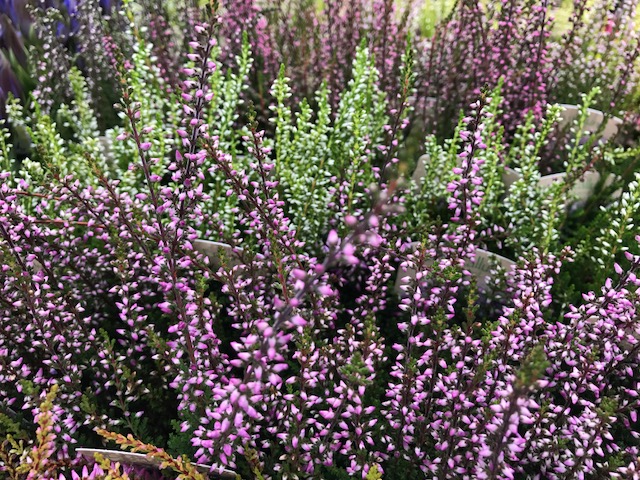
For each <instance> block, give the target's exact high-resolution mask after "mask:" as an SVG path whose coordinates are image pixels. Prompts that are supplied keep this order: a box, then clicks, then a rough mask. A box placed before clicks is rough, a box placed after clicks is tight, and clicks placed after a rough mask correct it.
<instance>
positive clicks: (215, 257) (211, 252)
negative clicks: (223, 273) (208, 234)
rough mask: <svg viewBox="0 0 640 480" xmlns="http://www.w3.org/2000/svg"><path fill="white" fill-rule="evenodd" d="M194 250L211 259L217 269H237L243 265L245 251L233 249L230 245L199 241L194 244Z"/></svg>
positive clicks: (238, 248) (237, 248)
mask: <svg viewBox="0 0 640 480" xmlns="http://www.w3.org/2000/svg"><path fill="white" fill-rule="evenodd" d="M193 248H194V249H195V251H197V252H199V253H201V254H203V255H206V256H207V257H209V260H210V261H211V264H212V265H213V266H214V267H216V268H220V267H221V266H223V265H224V266H227V267H235V266H237V265H241V264H242V263H243V262H242V259H241V258H240V255H241V254H242V252H243V249H242V248H240V247H232V246H231V245H229V244H228V243H222V242H214V241H212V240H202V239H197V240H195V241H194V242H193Z"/></svg>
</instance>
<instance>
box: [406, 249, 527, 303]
mask: <svg viewBox="0 0 640 480" xmlns="http://www.w3.org/2000/svg"><path fill="white" fill-rule="evenodd" d="M418 246H419V244H418V243H417V242H416V243H411V244H410V245H409V248H414V249H415V248H417V247H418ZM431 264H433V261H431V260H429V261H428V262H427V266H428V265H431ZM494 265H498V266H500V267H501V268H503V269H504V270H505V271H507V272H508V271H511V269H512V267H514V266H515V265H516V262H514V261H513V260H509V259H508V258H506V257H503V256H502V255H498V254H497V253H492V252H490V251H488V250H485V249H483V248H477V249H476V251H475V259H474V260H473V261H470V260H467V261H466V262H465V265H464V266H465V269H466V270H468V271H469V273H470V274H471V276H472V277H474V278H475V279H476V285H477V286H478V289H479V290H487V287H488V286H489V282H488V281H487V279H488V278H490V277H491V269H492V268H493V267H494ZM415 276H416V272H415V271H414V270H412V269H409V270H407V271H406V272H402V271H398V275H397V277H396V284H395V287H394V290H395V292H396V294H397V295H398V296H399V297H403V296H405V295H406V293H405V292H404V291H403V290H402V289H401V288H400V287H401V286H402V285H405V284H406V281H403V280H404V279H405V278H406V277H409V278H412V279H415Z"/></svg>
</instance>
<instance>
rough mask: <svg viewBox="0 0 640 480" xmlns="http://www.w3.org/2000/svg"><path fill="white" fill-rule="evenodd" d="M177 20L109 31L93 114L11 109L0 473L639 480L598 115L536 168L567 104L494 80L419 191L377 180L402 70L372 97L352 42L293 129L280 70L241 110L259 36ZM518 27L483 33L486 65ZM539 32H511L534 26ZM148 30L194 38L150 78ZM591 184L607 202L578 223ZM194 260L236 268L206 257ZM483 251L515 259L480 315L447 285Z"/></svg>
mask: <svg viewBox="0 0 640 480" xmlns="http://www.w3.org/2000/svg"><path fill="white" fill-rule="evenodd" d="M248 4H249V3H248V2H247V5H248ZM345 5H346V4H345ZM348 5H358V4H357V3H353V4H351V3H349V4H348ZM511 5H512V4H507V3H505V4H503V7H504V8H507V9H508V8H509V7H510V6H511ZM527 5H528V4H527ZM284 6H285V5H284V4H283V5H282V7H284ZM191 7H192V5H191V6H190V5H184V6H175V8H174V7H172V6H171V5H169V6H167V8H166V9H164V10H158V9H153V8H151V4H149V5H147V4H144V3H143V4H141V5H134V4H133V3H131V2H124V3H123V7H122V9H121V10H120V11H121V13H118V14H114V15H117V19H116V23H117V24H119V25H120V26H121V29H120V30H119V31H117V32H115V31H112V32H111V33H112V35H111V36H110V37H109V38H107V37H103V38H105V39H106V42H105V43H106V48H105V52H106V53H105V54H106V56H107V58H108V59H109V63H108V65H106V66H104V68H105V69H108V70H109V72H110V77H109V78H113V82H114V84H113V85H111V86H110V88H111V89H112V90H113V91H114V92H115V93H116V94H117V96H118V97H119V98H118V100H117V102H116V103H117V104H116V105H115V107H114V108H113V111H112V112H99V111H98V110H99V107H98V106H97V105H96V104H95V103H94V102H93V101H92V88H93V87H92V83H91V79H90V78H89V77H91V76H92V75H93V73H90V72H88V71H86V70H85V71H83V70H82V68H70V69H69V70H68V71H66V72H65V73H64V78H60V79H59V82H60V85H61V87H60V88H62V87H64V88H65V89H66V90H65V92H66V93H65V96H59V97H52V96H51V95H50V93H47V95H43V94H40V93H39V92H35V93H32V94H31V95H27V96H26V98H24V99H22V101H20V100H16V99H14V100H11V101H10V102H9V109H8V113H9V122H8V123H6V124H3V125H2V130H1V131H0V149H1V152H0V153H1V155H0V164H1V165H2V173H1V174H0V175H1V177H0V178H1V179H2V183H1V184H0V405H1V408H2V410H1V413H2V415H0V429H1V430H2V431H1V433H2V435H3V437H5V438H6V441H5V442H4V443H3V444H2V448H0V461H1V462H2V463H1V465H0V468H2V471H3V473H6V474H8V475H10V476H11V478H20V479H22V478H47V477H50V478H56V479H60V478H72V479H75V478H96V479H99V478H158V475H159V474H158V472H155V473H152V472H142V471H138V470H128V469H123V468H121V467H122V466H121V465H117V464H115V463H112V462H110V461H108V460H106V459H105V458H100V457H96V460H95V461H93V460H90V459H81V458H77V457H76V455H75V449H76V448H77V447H80V446H96V447H99V446H105V445H108V444H107V443H106V440H110V441H113V442H115V443H116V444H118V445H120V446H122V447H124V448H127V449H131V450H135V451H138V452H143V453H145V454H146V455H147V456H148V457H150V458H154V459H156V460H159V461H160V462H161V463H162V464H163V466H166V467H171V468H173V469H174V470H175V472H176V474H177V475H179V476H181V477H180V478H199V476H200V473H198V472H196V471H195V469H194V468H193V467H192V466H191V465H190V463H189V462H188V461H187V460H186V459H185V457H182V455H187V456H188V457H189V458H190V459H191V460H192V461H197V462H198V463H206V464H209V465H215V466H224V467H228V468H232V469H234V470H236V471H237V472H238V474H239V475H240V476H241V477H242V478H326V479H334V478H335V479H338V478H350V477H360V478H368V479H370V480H373V479H377V480H379V479H380V478H385V479H386V478H388V479H395V478H408V479H413V478H416V479H417V478H425V477H434V478H489V479H497V478H536V476H537V477H538V478H557V479H571V478H606V477H612V478H616V476H617V477H618V478H631V477H632V476H633V475H635V472H636V471H637V467H638V465H637V463H638V460H637V459H638V456H639V454H640V451H639V450H638V448H639V446H638V433H637V430H638V425H637V414H636V412H637V410H638V405H637V389H638V382H639V379H638V373H637V372H638V367H639V366H640V365H638V363H639V362H640V358H639V357H638V351H639V350H638V341H639V340H638V339H639V338H640V330H639V327H638V322H637V311H638V310H637V309H638V298H637V287H638V280H637V275H638V272H637V270H638V268H639V267H640V258H638V256H637V253H638V252H637V248H638V247H637V244H638V242H639V241H640V238H639V237H637V234H638V232H636V231H635V225H637V219H636V218H635V217H636V216H637V213H636V211H637V208H636V207H637V205H636V204H637V203H638V202H637V198H636V197H637V196H638V192H637V190H638V184H637V179H636V177H637V168H636V165H637V151H636V150H634V149H623V148H614V147H613V146H612V144H604V143H603V144H598V142H597V141H596V138H597V132H596V135H591V136H586V135H585V133H584V132H583V130H584V128H583V127H584V125H585V121H586V115H587V107H588V105H589V104H590V103H591V102H593V101H595V100H596V99H597V98H598V95H599V92H598V90H597V89H596V90H589V91H585V92H583V93H584V94H585V97H584V100H583V103H582V106H581V107H580V109H579V113H578V115H577V116H576V118H575V119H574V121H573V123H572V124H571V126H570V127H569V129H568V131H567V135H568V136H567V137H566V138H565V139H564V140H563V141H562V142H561V143H558V137H557V136H556V133H557V132H556V124H557V122H558V119H559V115H560V108H561V107H558V106H549V107H548V108H547V106H546V100H545V99H544V98H546V97H540V99H539V100H540V102H541V103H540V105H538V107H539V110H535V109H534V110H532V111H526V112H525V111H524V110H521V109H519V107H518V108H516V107H514V106H513V105H514V102H516V101H519V100H518V99H517V98H516V96H515V90H513V88H514V85H513V84H512V81H513V79H514V78H519V77H518V76H517V75H516V74H515V73H514V75H515V77H511V78H510V77H504V76H503V77H502V78H500V77H491V78H492V82H493V81H495V83H496V84H497V85H498V88H497V89H495V90H492V89H488V88H483V87H484V85H477V84H476V85H474V86H473V87H472V90H474V91H475V89H478V90H477V92H476V94H475V96H473V98H469V100H470V101H469V102H468V105H467V104H464V105H463V106H462V108H463V110H464V113H463V114H462V115H461V116H460V117H459V122H458V124H457V127H456V128H455V129H454V133H453V135H452V136H451V138H443V137H429V138H428V139H427V142H426V150H427V153H428V155H429V160H428V161H426V162H423V167H424V176H423V177H422V178H421V180H420V185H419V186H418V185H413V184H411V182H407V181H405V180H404V179H403V178H397V177H396V174H397V173H399V172H401V171H402V166H403V164H404V163H408V162H401V161H399V158H400V157H402V153H403V151H402V149H401V148H402V145H401V141H402V133H403V130H404V128H405V127H406V124H407V121H406V116H407V112H409V111H410V110H409V109H408V108H407V97H408V95H409V93H411V82H412V80H413V79H414V78H415V77H414V75H413V73H412V71H411V67H412V58H413V56H412V51H411V48H408V49H405V50H403V51H404V54H403V55H400V57H399V67H397V68H398V74H399V78H400V79H401V81H400V83H398V84H393V85H392V88H390V89H388V88H387V87H386V86H385V85H386V84H385V82H387V81H388V82H391V83H393V82H392V81H391V80H390V79H391V78H393V76H389V75H388V73H389V71H391V70H395V69H396V67H395V66H393V67H392V66H391V63H389V64H388V65H387V67H388V70H386V71H385V69H384V68H382V67H381V64H380V62H381V61H384V60H381V55H380V52H381V51H380V50H379V49H380V48H382V47H381V46H380V44H379V43H376V41H374V42H373V43H369V42H368V41H366V40H365V41H364V42H363V43H362V44H361V46H360V47H357V48H356V45H359V44H360V42H361V38H359V39H358V41H357V42H356V43H354V44H350V45H351V46H352V50H350V51H346V50H345V51H340V52H339V53H340V55H344V56H345V58H349V60H350V61H351V60H353V61H352V62H351V63H350V65H349V66H350V70H349V71H346V73H345V74H344V76H341V75H342V74H340V75H338V74H336V75H335V76H333V73H335V72H334V71H333V70H331V72H333V73H331V72H329V73H330V74H327V75H325V73H322V74H321V76H320V77H319V78H318V80H319V82H318V84H317V85H314V91H315V97H313V98H309V97H308V95H307V94H305V95H300V102H298V104H297V106H294V105H295V102H293V101H292V99H295V98H297V95H298V93H297V92H296V89H297V88H303V87H301V85H300V84H298V83H297V82H298V80H297V79H296V75H298V74H299V73H300V71H296V69H295V68H294V69H289V67H288V66H287V65H284V66H281V67H280V71H279V74H277V75H275V76H274V78H272V79H270V80H269V82H270V84H271V90H270V92H271V93H270V94H269V95H268V96H267V95H265V96H263V97H262V98H261V100H262V102H263V103H260V102H254V103H253V104H250V103H249V102H248V101H247V100H248V99H251V98H254V99H255V97H251V96H247V93H251V94H253V93H254V92H251V89H252V88H255V85H256V84H255V83H254V78H253V77H252V76H253V75H254V74H255V72H256V71H259V70H256V69H262V68H263V66H264V65H265V64H263V63H262V62H264V58H265V56H266V53H265V50H261V48H262V47H259V43H260V42H262V41H266V38H267V37H266V36H265V37H260V36H258V34H260V35H262V33H261V31H254V32H246V33H243V32H242V31H240V28H239V27H238V26H234V24H232V23H229V24H227V23H224V22H225V21H226V20H225V19H227V18H229V15H233V14H235V13H236V12H232V11H230V10H226V11H225V10H222V11H220V12H217V11H216V10H215V5H211V6H210V8H208V9H205V10H203V11H199V12H197V14H196V13H195V12H194V13H189V12H190V9H191ZM243 8H244V7H243ZM327 8H334V9H335V10H333V11H334V13H335V14H336V15H338V17H336V18H337V19H338V20H340V21H343V20H341V19H344V18H354V19H355V18H360V17H358V16H354V17H340V16H339V15H343V14H344V15H352V13H349V12H348V11H347V10H341V8H342V6H341V7H340V8H338V4H337V3H336V4H333V5H329V4H327ZM354 8H355V7H354ZM501 8H502V7H501ZM527 8H530V10H526V12H525V11H524V10H523V11H520V13H523V12H525V13H526V15H529V14H530V15H532V17H531V18H534V17H535V15H538V14H540V13H541V12H542V10H539V11H538V10H535V5H534V6H527ZM278 11H280V10H278ZM518 12H519V10H518V9H517V8H516V9H515V10H513V11H511V14H512V15H514V18H515V19H516V20H517V22H516V24H517V25H516V24H513V25H507V27H508V28H505V30H504V31H501V29H500V27H499V26H498V25H495V26H494V25H492V26H491V27H490V28H491V29H492V30H495V35H496V36H497V37H496V38H499V39H501V40H500V41H502V42H504V43H505V44H507V45H511V43H510V42H511V41H512V39H514V38H519V37H518V35H519V33H517V32H518V31H520V30H518V29H519V28H525V26H522V25H520V24H519V23H518V22H520V21H521V16H520V13H518ZM218 13H219V14H220V16H218ZM249 13H251V14H252V15H253V17H247V18H246V21H248V22H250V23H249V24H250V25H254V24H255V25H257V26H261V28H262V27H264V28H265V30H264V32H271V33H270V34H272V33H273V31H272V30H269V29H270V28H272V27H271V26H269V24H266V25H265V24H264V22H263V20H262V18H263V17H262V16H261V15H263V14H264V12H263V11H262V10H252V11H251V12H249ZM303 13H304V12H303ZM306 13H309V11H307V12H306ZM369 13H370V12H369V11H368V10H366V9H362V10H357V15H363V17H362V18H365V17H367V15H369ZM300 14H302V13H300ZM387 14H388V13H385V14H384V15H387ZM353 15H356V14H355V13H353ZM491 15H496V16H492V17H490V18H494V19H500V18H503V17H501V16H504V15H508V10H501V11H496V12H495V13H492V14H491ZM526 15H525V18H528V17H526ZM465 18H466V17H465ZM535 18H536V19H537V20H536V21H537V22H538V23H536V22H533V24H532V25H533V26H530V27H526V28H541V29H542V28H543V27H542V25H543V24H544V21H543V20H544V19H541V17H535ZM239 19H240V20H241V19H242V18H241V17H239ZM458 20H459V19H458ZM165 21H166V22H169V24H183V25H192V27H190V29H187V30H188V31H185V32H184V35H185V36H189V40H188V41H187V42H186V48H187V51H186V52H184V57H185V58H182V57H180V58H181V59H180V60H178V58H177V56H176V57H174V56H169V57H167V58H163V59H156V58H155V56H156V55H163V54H162V49H161V44H162V42H163V41H168V40H167V39H168V38H175V39H177V40H176V45H182V44H183V42H182V41H181V40H180V38H179V35H178V36H175V37H174V35H173V34H172V33H169V32H166V31H165V27H166V26H167V24H165V23H164V22H165ZM514 21H515V20H514ZM150 22H151V23H150ZM172 22H175V23H172ZM190 22H191V23H190ZM221 22H222V23H221ZM252 22H253V23H252ZM366 22H369V20H366ZM105 25H107V24H106V23H105ZM148 25H151V26H148ZM103 26H104V25H103ZM326 26H327V27H328V26H329V24H328V23H327V24H326ZM334 26H336V28H338V27H339V28H345V29H347V27H348V25H342V26H340V25H339V24H336V25H334ZM319 28H320V27H319ZM332 28H333V27H332ZM390 28H391V27H390ZM393 28H395V27H393ZM544 28H546V27H544ZM225 29H231V30H232V32H231V33H232V34H233V35H231V34H229V35H228V34H227V33H224V32H225ZM513 29H515V31H516V33H514V30H513ZM150 30H153V32H150ZM320 31H322V29H321V28H320ZM339 31H341V32H342V31H343V30H339ZM345 31H347V30H345ZM154 32H155V33H154ZM353 32H356V30H353ZM520 32H521V31H520ZM334 34H335V32H334ZM227 35H228V38H226V39H225V36H227ZM265 35H266V34H265ZM332 35H333V34H332ZM354 35H355V34H354ZM358 35H362V36H363V35H364V34H362V33H361V32H360V33H358ZM503 36H505V37H503ZM362 38H364V36H363V37H362ZM162 39H165V40H162ZM343 40H344V39H343V38H331V42H342V41H343ZM349 41H351V40H349ZM402 41H403V42H404V39H402ZM523 41H524V40H523ZM532 41H533V40H532ZM234 42H236V43H234ZM514 43H517V42H515V40H514ZM331 45H333V47H332V48H335V45H336V44H335V43H332V44H331ZM372 45H373V46H372ZM446 47H447V48H449V47H451V45H446ZM345 48H346V47H345ZM389 48H391V47H389ZM456 48H457V47H456ZM514 48H515V47H514ZM61 51H62V50H61ZM61 54H62V53H61ZM544 55H546V53H545V54H544ZM254 58H255V60H254ZM274 58H275V59H276V60H277V63H278V64H279V63H280V60H283V59H282V58H278V57H274ZM336 58H337V57H336ZM384 58H386V57H384V55H383V56H382V59H384ZM389 58H392V59H393V58H394V57H393V56H391V57H389ZM504 61H506V62H510V61H512V60H511V59H505V60H504ZM71 64H72V62H70V63H69V65H71ZM176 64H178V65H179V67H178V69H177V71H173V70H171V69H172V68H175V65H176ZM393 64H394V65H395V60H393ZM339 66H340V68H341V69H346V67H345V66H344V65H342V64H340V65H339ZM269 68H271V67H269ZM276 68H277V67H276ZM385 68H386V67H385ZM509 68H511V67H509ZM522 68H523V69H524V70H520V73H522V72H523V71H524V72H529V73H531V72H533V70H528V69H529V68H531V69H533V68H534V67H532V66H526V67H525V66H524V62H523V63H522ZM321 71H323V72H325V71H324V70H321ZM543 71H544V70H543ZM385 72H386V73H385ZM532 74H533V73H532ZM545 75H546V74H545ZM347 79H348V80H347ZM546 80H547V78H546V77H545V81H546ZM50 81H51V82H53V81H56V79H55V77H50V78H48V79H47V82H50ZM470 82H471V80H470ZM470 85H471V83H470ZM305 88H306V87H305ZM501 89H502V90H501ZM53 91H57V90H55V88H53V87H52V90H51V91H50V92H53ZM523 92H525V93H527V94H529V93H531V91H530V90H526V89H525V90H523ZM503 94H504V96H503ZM469 95H471V94H469ZM526 96H527V95H525V97H526ZM52 98H55V102H54V104H52V103H51V99H52ZM305 98H306V99H305ZM461 101H462V100H461ZM465 101H466V100H465ZM538 107H536V108H538ZM456 108H458V107H456ZM525 110H526V109H525ZM98 113H100V115H102V114H115V115H116V116H117V118H118V122H117V123H116V124H114V125H108V126H107V125H105V124H104V123H101V121H100V120H99V118H100V115H99V114H98ZM416 115H420V113H419V111H417V112H416ZM265 119H271V125H270V126H269V125H267V124H265V123H264V120H265ZM505 119H508V121H506V120H505ZM267 126H269V127H270V128H269V129H267V128H266V127H267ZM11 133H13V135H11ZM20 135H22V136H24V137H25V138H27V139H28V142H26V143H27V145H28V148H26V149H23V150H18V149H17V147H16V146H14V144H15V143H16V142H15V139H16V138H19V136H20ZM555 145H558V148H557V149H556V150H559V152H557V153H558V155H557V156H554V157H550V156H547V155H545V152H546V150H545V147H549V146H551V147H554V148H555ZM412 160H413V159H410V161H412ZM396 167H397V168H396ZM507 167H509V168H513V170H514V172H515V174H516V179H515V180H514V181H507V180H505V178H506V177H505V174H506V173H507V172H508V170H507ZM594 169H597V171H598V173H599V174H600V175H601V185H600V188H596V189H595V190H594V195H592V198H590V199H588V201H587V202H584V203H580V202H577V201H576V200H577V199H576V198H575V196H574V193H573V188H574V187H575V185H577V184H578V182H580V180H581V178H583V177H584V176H585V175H586V174H587V173H589V172H592V171H593V170H594ZM559 170H561V171H562V172H564V173H565V174H566V175H565V176H564V177H562V179H561V181H559V182H557V183H554V184H551V185H550V186H547V187H544V186H543V185H541V184H540V179H541V178H542V177H544V176H545V175H546V174H548V173H549V172H550V171H553V172H556V171H559ZM609 177H610V178H612V182H613V183H610V184H609V183H607V182H609V180H607V178H609ZM619 188H620V189H622V192H621V194H620V196H618V194H617V193H616V190H617V189H619ZM576 225H577V226H579V227H580V228H575V229H574V228H573V227H575V226H576ZM201 239H205V240H218V241H224V242H226V243H228V244H230V245H231V249H232V251H233V254H234V255H235V261H233V262H231V261H230V260H231V259H230V258H229V257H227V258H225V257H224V255H223V258H217V259H215V258H208V257H207V256H205V255H204V254H202V253H200V252H199V251H198V249H197V243H196V241H197V240H201ZM485 249H489V250H491V251H494V252H495V253H501V254H504V255H507V256H509V257H510V258H512V259H513V260H514V263H515V265H514V266H513V267H512V268H510V269H508V270H506V271H502V272H501V273H500V275H496V276H499V277H500V278H499V279H496V281H495V282H492V284H491V285H490V289H489V291H487V290H486V289H485V288H484V287H482V286H481V282H479V281H478V279H477V278H475V277H474V276H473V275H472V272H471V271H470V269H469V268H468V265H469V263H470V262H473V261H475V260H476V259H477V258H478V256H479V255H480V253H481V251H482V250H485ZM583 271H584V272H586V274H582V273H581V274H580V275H578V274H576V273H575V272H583ZM399 276H400V277H402V279H401V280H400V281H398V280H397V278H398V277H399ZM394 284H396V285H397V287H398V288H396V289H394V288H393V285H394ZM33 420H35V423H36V424H37V425H38V426H37V427H34V426H33ZM30 439H35V440H34V441H32V440H30ZM215 466H214V469H215V468H216V467H215Z"/></svg>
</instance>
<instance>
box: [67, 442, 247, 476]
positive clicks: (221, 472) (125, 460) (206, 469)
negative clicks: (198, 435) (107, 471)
mask: <svg viewBox="0 0 640 480" xmlns="http://www.w3.org/2000/svg"><path fill="white" fill-rule="evenodd" d="M76 451H77V452H78V454H79V455H82V456H83V457H85V458H94V457H95V455H96V454H100V455H102V456H103V457H104V458H106V459H107V460H110V461H111V462H118V463H120V464H121V465H128V466H131V467H142V468H148V469H160V464H161V463H162V461H161V460H159V459H157V458H154V457H150V456H148V455H145V454H143V453H131V452H122V451H119V450H103V449H99V448H78V449H77V450H76ZM191 465H192V466H194V467H195V468H196V470H198V471H199V472H200V473H202V474H205V475H207V476H209V478H222V479H227V478H228V479H230V480H235V478H236V474H235V473H234V472H232V471H231V470H227V469H217V470H214V471H211V469H212V468H217V467H212V466H211V465H203V464H201V463H192V464H191Z"/></svg>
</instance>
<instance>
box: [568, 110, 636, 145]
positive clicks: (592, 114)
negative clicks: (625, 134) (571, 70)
mask: <svg viewBox="0 0 640 480" xmlns="http://www.w3.org/2000/svg"><path fill="white" fill-rule="evenodd" d="M560 106H561V107H563V110H562V112H560V122H559V123H558V128H560V129H563V128H566V127H567V126H568V125H569V124H570V123H572V122H573V121H574V120H575V119H576V118H578V115H579V114H580V107H578V106H577V105H567V104H564V103H562V104H560ZM587 113H588V115H587V118H586V120H585V122H584V131H585V133H587V134H592V133H595V132H597V131H598V129H599V128H600V126H601V125H602V124H603V123H604V122H605V118H606V117H605V114H604V113H602V112H601V111H600V110H594V109H593V108H587ZM622 123H623V122H622V120H621V119H619V118H618V117H610V118H608V119H607V120H606V124H605V126H604V128H603V130H602V131H601V132H599V137H600V139H602V140H604V141H605V142H607V141H609V140H611V139H612V138H613V137H614V136H615V135H616V134H617V133H618V129H619V128H620V126H621V125H622Z"/></svg>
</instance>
